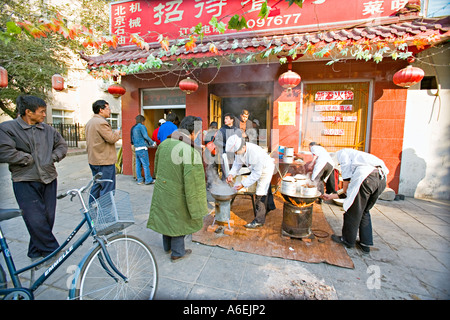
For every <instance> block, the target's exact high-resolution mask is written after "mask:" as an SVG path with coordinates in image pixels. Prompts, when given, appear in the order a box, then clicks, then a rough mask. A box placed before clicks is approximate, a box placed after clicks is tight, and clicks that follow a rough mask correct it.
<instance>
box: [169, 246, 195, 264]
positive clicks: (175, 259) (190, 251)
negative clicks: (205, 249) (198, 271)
mask: <svg viewBox="0 0 450 320" xmlns="http://www.w3.org/2000/svg"><path fill="white" fill-rule="evenodd" d="M191 253H192V250H191V249H186V253H185V254H184V256H180V257H174V256H171V257H170V260H171V261H172V262H178V261H180V260H181V259H184V258H186V257H187V256H189V255H190V254H191Z"/></svg>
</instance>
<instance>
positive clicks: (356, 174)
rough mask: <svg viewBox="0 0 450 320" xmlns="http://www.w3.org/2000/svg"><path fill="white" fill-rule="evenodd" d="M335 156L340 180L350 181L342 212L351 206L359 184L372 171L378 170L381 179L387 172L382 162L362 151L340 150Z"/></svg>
mask: <svg viewBox="0 0 450 320" xmlns="http://www.w3.org/2000/svg"><path fill="white" fill-rule="evenodd" d="M336 156H337V159H338V162H339V164H340V165H341V175H342V179H343V180H345V179H349V178H350V179H351V180H350V183H349V185H348V189H347V198H345V200H344V205H343V208H344V210H345V211H347V210H348V208H350V206H351V205H352V204H353V201H354V200H355V197H356V195H357V194H358V192H359V188H360V186H361V184H362V183H363V181H364V180H365V179H366V178H367V177H368V176H369V174H371V173H372V171H373V170H375V169H377V168H378V170H379V173H380V175H381V176H382V177H386V176H387V175H388V174H389V170H388V168H387V167H386V165H385V164H384V162H383V161H382V160H380V159H378V158H377V157H375V156H374V155H372V154H370V153H366V152H363V151H358V150H354V149H342V150H339V151H338V152H337V154H336Z"/></svg>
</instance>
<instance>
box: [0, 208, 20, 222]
mask: <svg viewBox="0 0 450 320" xmlns="http://www.w3.org/2000/svg"><path fill="white" fill-rule="evenodd" d="M20 215H22V210H20V209H0V221H3V220H9V219H12V218H15V217H18V216H20Z"/></svg>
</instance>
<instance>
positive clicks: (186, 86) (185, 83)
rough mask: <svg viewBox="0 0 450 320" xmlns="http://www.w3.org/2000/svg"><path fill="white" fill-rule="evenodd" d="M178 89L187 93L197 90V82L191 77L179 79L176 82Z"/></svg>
mask: <svg viewBox="0 0 450 320" xmlns="http://www.w3.org/2000/svg"><path fill="white" fill-rule="evenodd" d="M178 86H179V87H180V89H181V90H182V91H183V92H186V93H187V94H190V93H191V92H194V91H197V89H198V83H197V81H195V80H192V79H191V78H189V77H187V78H186V79H184V80H181V81H180V83H179V84H178Z"/></svg>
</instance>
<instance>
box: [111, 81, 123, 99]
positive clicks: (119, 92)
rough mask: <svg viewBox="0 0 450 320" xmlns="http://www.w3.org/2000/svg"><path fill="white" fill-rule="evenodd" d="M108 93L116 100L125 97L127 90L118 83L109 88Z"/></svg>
mask: <svg viewBox="0 0 450 320" xmlns="http://www.w3.org/2000/svg"><path fill="white" fill-rule="evenodd" d="M108 92H109V93H110V94H112V95H113V96H114V97H115V98H118V97H120V96H123V95H124V94H125V92H127V90H126V89H125V88H124V87H123V86H121V85H120V84H118V83H114V84H112V85H110V86H109V87H108Z"/></svg>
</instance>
